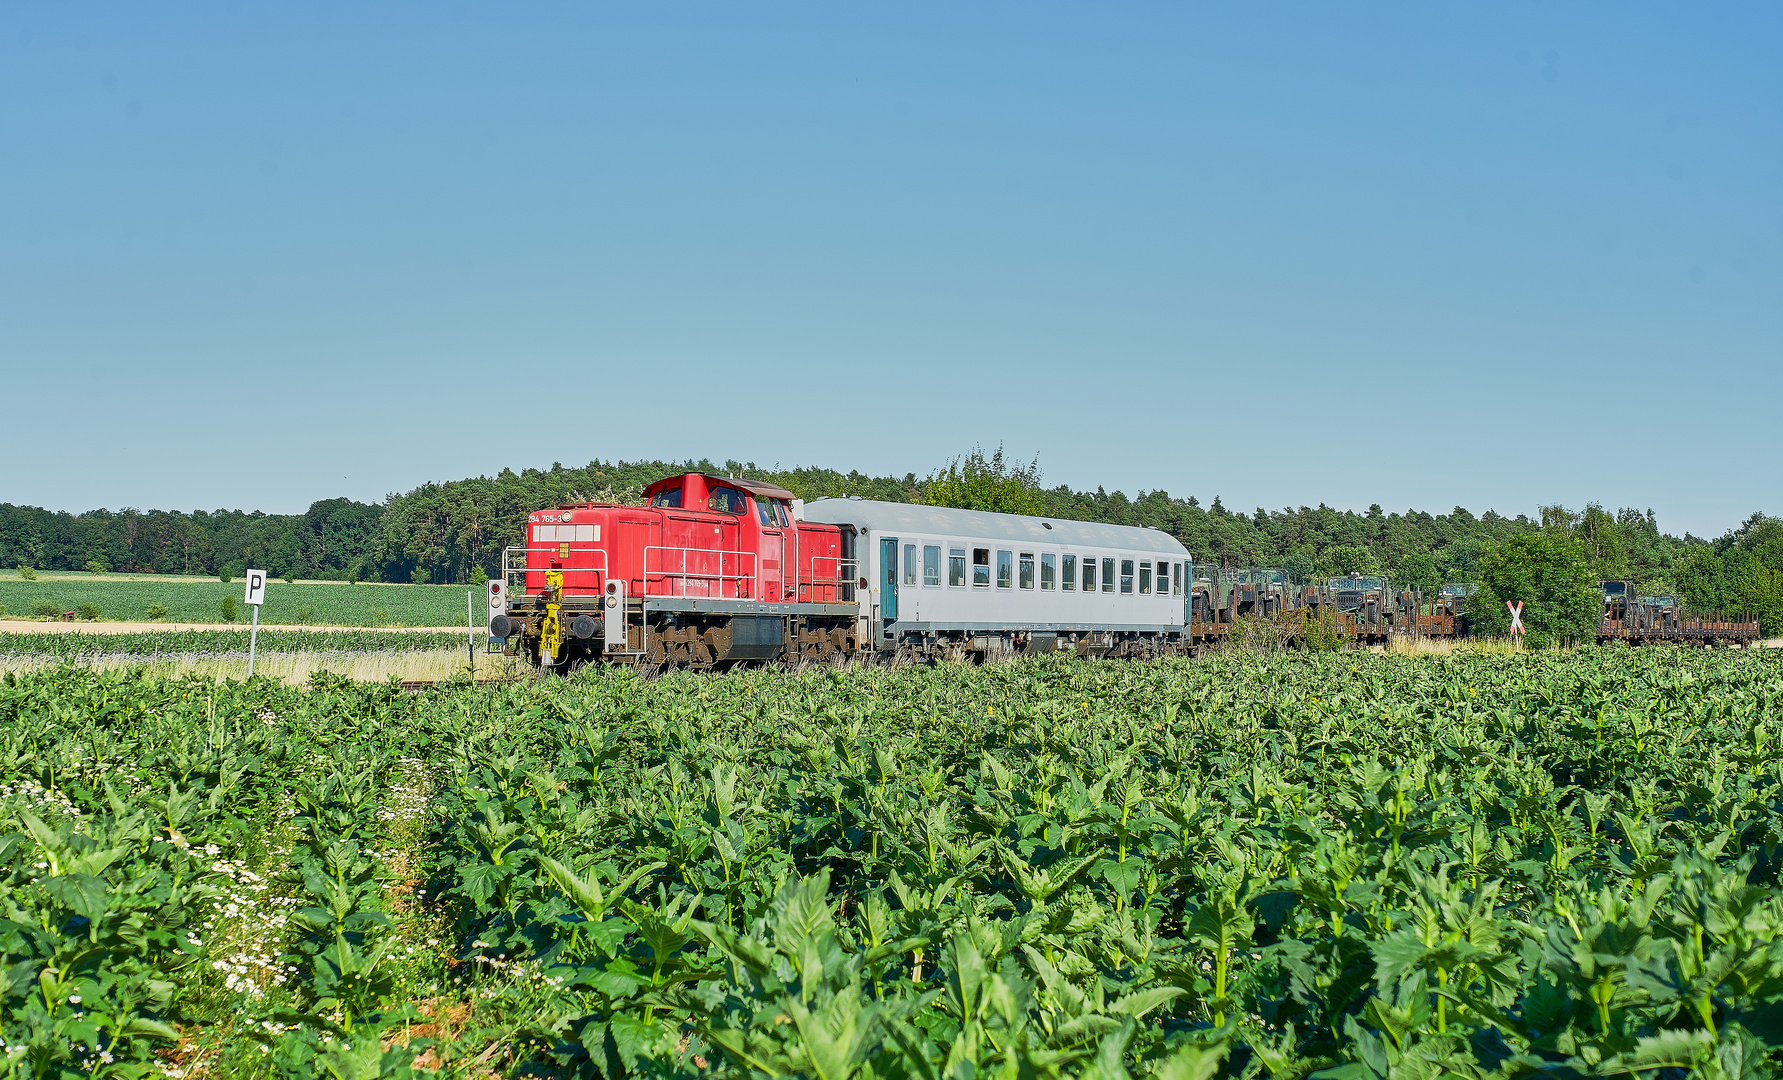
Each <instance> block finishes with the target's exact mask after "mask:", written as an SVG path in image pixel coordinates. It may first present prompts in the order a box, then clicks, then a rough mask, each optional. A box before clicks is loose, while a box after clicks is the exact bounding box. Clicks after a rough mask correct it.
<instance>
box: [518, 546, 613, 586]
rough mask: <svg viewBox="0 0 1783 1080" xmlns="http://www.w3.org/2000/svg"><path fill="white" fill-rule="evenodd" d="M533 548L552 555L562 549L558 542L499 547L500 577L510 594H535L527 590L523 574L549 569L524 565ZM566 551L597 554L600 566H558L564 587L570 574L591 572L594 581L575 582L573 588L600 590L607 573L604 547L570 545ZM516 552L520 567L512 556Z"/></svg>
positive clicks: (575, 553)
mask: <svg viewBox="0 0 1783 1080" xmlns="http://www.w3.org/2000/svg"><path fill="white" fill-rule="evenodd" d="M535 551H538V552H546V553H548V554H550V555H551V556H552V557H554V558H555V557H557V556H558V555H559V553H561V552H562V551H563V545H561V544H544V545H537V546H530V547H529V546H527V545H524V544H517V545H515V546H513V547H505V548H503V549H502V552H501V579H502V582H503V584H505V585H506V586H507V589H508V595H509V596H532V595H537V594H536V593H528V592H527V591H526V575H527V574H543V573H544V572H545V571H546V570H548V569H550V567H548V566H528V565H526V563H527V559H526V556H527V555H530V554H531V553H532V552H535ZM569 551H570V554H571V555H577V554H582V555H586V554H587V553H589V552H593V553H594V554H596V555H599V556H600V565H599V566H560V567H558V568H557V569H558V570H559V571H560V572H561V573H562V574H563V587H564V588H566V589H568V588H570V587H571V575H573V574H594V575H596V577H595V579H594V584H592V585H586V586H585V585H576V586H575V587H576V588H591V589H593V590H594V591H595V592H599V591H600V590H601V584H602V579H603V578H605V577H607V576H608V575H607V552H606V550H605V549H603V548H598V547H589V546H581V545H576V544H571V545H570V548H569ZM516 553H518V554H519V555H520V556H521V558H520V565H519V566H515V565H514V556H515V554H516ZM516 574H518V575H520V588H519V589H518V590H516V589H515V588H514V575H516Z"/></svg>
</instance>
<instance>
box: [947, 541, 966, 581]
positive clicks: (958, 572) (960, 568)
mask: <svg viewBox="0 0 1783 1080" xmlns="http://www.w3.org/2000/svg"><path fill="white" fill-rule="evenodd" d="M947 583H948V584H949V585H958V586H961V587H964V586H965V584H966V549H965V548H948V549H947Z"/></svg>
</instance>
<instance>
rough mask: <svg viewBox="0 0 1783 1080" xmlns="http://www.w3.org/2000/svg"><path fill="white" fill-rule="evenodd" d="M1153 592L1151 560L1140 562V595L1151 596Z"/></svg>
mask: <svg viewBox="0 0 1783 1080" xmlns="http://www.w3.org/2000/svg"><path fill="white" fill-rule="evenodd" d="M1151 594H1152V564H1151V563H1149V562H1142V563H1140V564H1139V595H1141V596H1150V595H1151Z"/></svg>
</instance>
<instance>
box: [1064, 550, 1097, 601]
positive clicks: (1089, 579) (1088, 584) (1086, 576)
mask: <svg viewBox="0 0 1783 1080" xmlns="http://www.w3.org/2000/svg"><path fill="white" fill-rule="evenodd" d="M1065 557H1066V558H1070V556H1069V555H1067V556H1065ZM1083 591H1084V592H1095V591H1096V560H1094V559H1085V560H1084V561H1083Z"/></svg>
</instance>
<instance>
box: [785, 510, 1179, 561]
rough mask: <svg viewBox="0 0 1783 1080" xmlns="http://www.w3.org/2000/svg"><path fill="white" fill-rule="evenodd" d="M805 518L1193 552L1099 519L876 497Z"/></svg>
mask: <svg viewBox="0 0 1783 1080" xmlns="http://www.w3.org/2000/svg"><path fill="white" fill-rule="evenodd" d="M804 516H805V520H807V521H816V522H822V523H824V524H826V525H853V526H855V527H856V528H858V529H865V530H869V531H872V532H876V533H909V534H911V535H912V536H925V537H944V536H959V537H973V538H982V539H986V540H1007V541H1009V542H1011V543H1028V544H1033V545H1035V546H1042V545H1044V546H1048V547H1073V546H1077V547H1099V548H1126V549H1128V550H1129V551H1151V552H1158V553H1160V554H1164V555H1178V556H1186V555H1188V553H1189V552H1188V549H1187V548H1185V547H1183V546H1182V544H1181V543H1180V542H1179V541H1178V540H1177V539H1176V537H1174V536H1171V535H1170V534H1169V533H1167V532H1163V531H1161V530H1158V529H1140V528H1135V527H1133V526H1131V525H1103V524H1101V523H1099V522H1093V521H1069V520H1062V519H1060V518H1040V517H1027V516H1025V515H1022V514H992V513H987V512H986V511H983V510H956V509H954V508H952V507H947V506H920V505H917V504H915V503H894V502H878V501H876V500H873V499H818V500H816V501H814V502H808V503H806V504H805V514H804Z"/></svg>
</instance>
